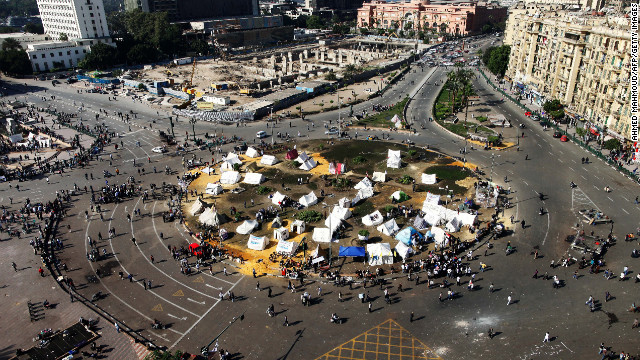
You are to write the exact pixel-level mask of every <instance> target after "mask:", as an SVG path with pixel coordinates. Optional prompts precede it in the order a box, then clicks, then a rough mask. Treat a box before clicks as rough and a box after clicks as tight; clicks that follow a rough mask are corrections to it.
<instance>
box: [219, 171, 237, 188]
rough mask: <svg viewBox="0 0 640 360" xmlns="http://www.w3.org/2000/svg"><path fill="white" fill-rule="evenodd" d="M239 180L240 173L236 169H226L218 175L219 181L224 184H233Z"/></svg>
mask: <svg viewBox="0 0 640 360" xmlns="http://www.w3.org/2000/svg"><path fill="white" fill-rule="evenodd" d="M238 181H240V173H239V172H237V171H227V172H225V173H223V174H222V176H221V177H220V183H221V184H226V185H233V184H236V183H237V182H238Z"/></svg>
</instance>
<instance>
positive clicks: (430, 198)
mask: <svg viewBox="0 0 640 360" xmlns="http://www.w3.org/2000/svg"><path fill="white" fill-rule="evenodd" d="M424 202H425V203H429V204H433V205H438V204H439V203H440V195H436V194H432V193H430V192H428V193H427V198H426V199H425V200H424Z"/></svg>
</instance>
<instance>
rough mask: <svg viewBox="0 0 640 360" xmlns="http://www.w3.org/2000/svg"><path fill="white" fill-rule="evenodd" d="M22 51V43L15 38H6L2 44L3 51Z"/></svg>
mask: <svg viewBox="0 0 640 360" xmlns="http://www.w3.org/2000/svg"><path fill="white" fill-rule="evenodd" d="M18 49H22V45H20V42H19V41H18V40H16V39H14V38H6V39H4V42H3V43H2V50H18Z"/></svg>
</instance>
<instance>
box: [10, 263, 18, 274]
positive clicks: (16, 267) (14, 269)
mask: <svg viewBox="0 0 640 360" xmlns="http://www.w3.org/2000/svg"><path fill="white" fill-rule="evenodd" d="M11 267H12V268H13V271H15V272H18V265H16V263H15V262H13V261H12V262H11Z"/></svg>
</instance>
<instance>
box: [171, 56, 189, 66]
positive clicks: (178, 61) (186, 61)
mask: <svg viewBox="0 0 640 360" xmlns="http://www.w3.org/2000/svg"><path fill="white" fill-rule="evenodd" d="M192 61H193V59H192V58H190V57H185V58H180V59H175V60H173V63H174V64H175V65H186V64H191V62H192Z"/></svg>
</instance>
